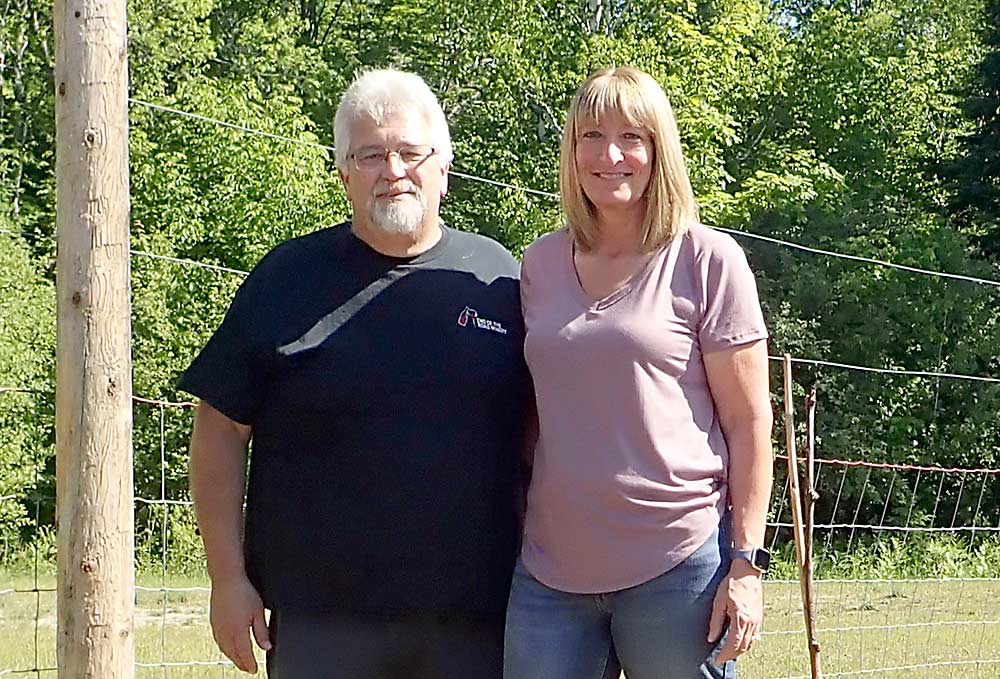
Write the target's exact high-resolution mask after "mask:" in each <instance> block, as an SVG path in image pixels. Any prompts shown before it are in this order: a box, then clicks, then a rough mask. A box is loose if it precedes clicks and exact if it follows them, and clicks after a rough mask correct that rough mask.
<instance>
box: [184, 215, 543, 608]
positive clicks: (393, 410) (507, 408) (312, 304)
mask: <svg viewBox="0 0 1000 679" xmlns="http://www.w3.org/2000/svg"><path fill="white" fill-rule="evenodd" d="M517 278H518V266H517V262H516V261H515V260H514V258H513V257H511V255H510V254H509V253H508V252H507V251H506V250H504V249H503V248H502V247H501V246H500V245H498V244H497V243H495V242H493V241H491V240H489V239H487V238H484V237H482V236H477V235H473V234H468V233H463V232H459V231H454V230H452V229H449V228H444V231H443V235H442V237H441V239H440V241H439V242H438V243H437V244H436V245H435V246H434V247H432V248H431V249H430V250H428V251H426V252H424V253H422V254H420V255H418V256H416V257H412V258H406V259H399V258H393V257H387V256H384V255H381V254H379V253H378V252H376V251H374V250H373V249H371V248H370V247H369V246H368V245H366V244H365V243H364V242H363V241H361V240H360V239H358V238H357V237H356V236H355V235H354V234H353V233H352V232H351V230H350V226H349V225H342V226H339V227H333V228H330V229H325V230H322V231H318V232H316V233H313V234H310V235H308V236H304V237H301V238H297V239H294V240H291V241H288V242H286V243H284V244H282V245H280V246H278V247H277V248H275V249H274V250H273V251H271V252H270V253H269V254H268V255H267V256H266V257H265V258H264V259H263V260H261V262H260V263H259V264H258V265H257V267H256V268H255V269H254V270H253V272H252V273H251V274H250V276H249V277H248V278H247V280H246V281H245V282H244V284H243V285H242V286H241V287H240V289H239V291H238V292H237V293H236V296H235V298H234V300H233V303H232V305H231V307H230V309H229V311H228V313H227V314H226V317H225V320H224V321H223V323H222V325H221V326H220V327H219V329H218V330H217V331H216V333H215V335H214V336H213V337H212V339H211V340H210V341H209V342H208V344H207V345H206V346H205V348H204V349H203V350H202V352H201V353H200V354H199V355H198V357H197V358H196V359H195V361H194V362H193V363H192V365H191V366H190V368H189V369H188V370H187V372H186V373H185V374H184V375H183V377H182V378H181V381H180V387H181V388H182V389H184V390H185V391H188V392H190V393H192V394H195V395H196V396H198V397H200V398H201V399H202V400H204V401H206V402H208V403H209V404H211V405H212V406H213V407H215V408H216V409H218V410H219V411H220V412H222V413H223V414H225V415H226V416H228V417H229V418H230V419H233V420H235V421H237V422H240V423H243V424H249V425H252V427H253V436H252V453H251V459H250V474H249V476H250V478H249V486H248V491H247V509H246V519H245V520H246V525H245V551H246V557H247V572H248V574H249V576H250V579H251V581H252V582H253V583H254V584H255V586H256V587H257V588H258V590H259V591H260V593H261V596H262V597H263V599H264V603H265V605H266V606H267V607H268V608H273V609H278V610H288V611H300V612H304V613H308V612H322V611H324V610H338V611H353V612H358V613H364V614H373V615H398V614H405V613H410V612H422V613H427V612H430V613H437V614H442V615H459V616H473V617H482V618H498V617H499V616H502V615H503V611H504V608H505V605H506V600H507V591H508V587H509V584H510V573H511V570H512V568H513V562H514V559H515V556H516V542H517V534H516V532H517V527H516V519H515V513H514V502H513V497H514V488H515V475H516V473H517V472H516V469H517V460H518V457H519V453H520V448H521V446H522V445H523V425H524V418H525V413H526V408H527V405H528V404H529V403H530V398H531V397H530V378H529V376H528V373H527V368H526V366H525V365H524V362H523V354H522V345H523V340H524V327H523V322H522V319H521V310H520V301H519V296H518V283H517Z"/></svg>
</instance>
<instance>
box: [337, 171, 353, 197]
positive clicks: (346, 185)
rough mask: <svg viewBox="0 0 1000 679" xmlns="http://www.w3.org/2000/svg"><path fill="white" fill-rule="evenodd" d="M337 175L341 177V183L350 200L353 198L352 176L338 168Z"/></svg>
mask: <svg viewBox="0 0 1000 679" xmlns="http://www.w3.org/2000/svg"><path fill="white" fill-rule="evenodd" d="M337 174H339V175H340V181H341V183H343V185H344V193H346V194H347V197H348V198H350V197H351V191H350V189H351V180H350V176H349V175H348V174H347V173H346V172H344V171H343V170H342V169H340V168H337Z"/></svg>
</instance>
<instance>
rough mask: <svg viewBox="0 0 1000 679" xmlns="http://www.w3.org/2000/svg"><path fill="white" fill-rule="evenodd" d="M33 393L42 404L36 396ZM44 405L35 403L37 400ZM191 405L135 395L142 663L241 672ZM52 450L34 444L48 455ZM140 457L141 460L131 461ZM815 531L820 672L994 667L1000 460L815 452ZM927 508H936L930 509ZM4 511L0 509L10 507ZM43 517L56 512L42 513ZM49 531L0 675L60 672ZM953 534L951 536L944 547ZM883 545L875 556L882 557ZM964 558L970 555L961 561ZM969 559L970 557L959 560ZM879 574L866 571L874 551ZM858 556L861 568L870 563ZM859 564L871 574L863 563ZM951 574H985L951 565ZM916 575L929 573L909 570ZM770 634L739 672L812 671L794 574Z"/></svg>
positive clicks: (35, 512) (769, 616)
mask: <svg viewBox="0 0 1000 679" xmlns="http://www.w3.org/2000/svg"><path fill="white" fill-rule="evenodd" d="M40 398H45V397H43V396H39V395H38V394H35V393H32V392H30V391H15V390H6V391H5V392H3V393H0V411H2V410H3V409H4V408H14V407H24V406H25V404H24V403H23V402H22V403H20V404H16V403H14V401H17V400H22V401H23V400H27V401H29V402H30V401H37V400H38V399H40ZM28 405H29V406H31V405H32V404H31V403H29V404H28ZM36 405H37V404H36ZM192 407H193V404H192V403H186V402H183V403H170V402H165V401H156V400H149V399H142V398H136V399H135V406H134V411H135V418H136V420H137V421H142V422H145V423H146V425H147V426H146V427H145V429H146V430H147V431H148V430H149V429H150V427H149V426H148V425H151V424H152V425H154V426H153V431H154V433H155V435H154V436H152V437H147V442H146V443H145V444H143V446H142V449H139V448H137V449H136V451H135V454H136V458H137V460H139V459H142V460H144V461H145V462H144V463H143V464H145V465H146V466H147V467H150V465H149V463H150V461H152V462H153V463H155V464H152V465H151V467H150V468H152V469H155V470H156V472H157V474H158V477H157V478H155V479H153V478H151V477H150V475H149V474H145V475H143V476H139V475H137V481H136V483H137V488H141V489H144V490H148V489H150V488H153V489H154V491H153V492H143V493H138V492H137V497H136V513H137V516H139V517H140V518H141V519H142V520H141V521H138V522H137V524H138V525H141V526H145V527H146V528H145V529H144V530H145V532H144V533H142V534H139V535H138V536H137V542H138V543H139V544H140V545H141V549H137V554H139V555H140V558H139V559H138V560H139V562H140V563H141V564H142V568H141V570H140V572H139V574H138V576H137V579H136V581H137V586H136V591H135V597H136V619H135V638H136V674H137V676H139V677H170V678H175V679H189V678H191V679H193V678H201V677H205V678H208V677H235V676H237V675H238V674H239V673H238V672H237V671H236V670H235V669H234V668H233V667H232V666H231V665H230V664H229V663H228V661H226V660H225V658H224V657H222V656H221V654H220V653H219V651H218V650H217V649H216V648H215V645H214V642H213V640H212V637H211V632H210V629H209V626H208V605H209V595H210V590H209V587H208V582H207V578H206V577H205V575H204V571H203V568H202V564H201V562H200V553H199V552H198V549H199V547H198V545H197V539H198V538H197V534H196V532H195V530H194V528H193V526H194V518H193V509H192V507H191V503H190V500H189V497H188V495H187V493H186V490H184V488H183V483H182V481H183V476H184V474H185V473H186V470H185V469H177V468H176V467H177V466H178V464H177V460H178V459H180V458H183V457H184V456H185V455H186V449H185V444H184V441H183V440H180V439H177V437H175V436H171V434H170V432H171V431H176V430H185V431H187V430H189V428H190V421H191V411H192ZM44 454H47V453H44V452H42V453H39V455H44ZM138 465H139V463H138V462H137V466H138ZM775 465H776V475H777V477H778V479H779V482H778V483H776V484H775V489H774V494H773V499H772V511H771V519H772V520H771V521H770V523H769V527H770V532H769V541H770V546H771V547H772V549H773V550H775V551H778V552H781V551H782V550H785V553H786V554H787V553H788V552H787V549H788V548H787V545H788V544H789V541H790V539H791V527H792V519H791V511H790V503H791V502H792V501H793V498H792V497H791V496H790V491H789V484H788V479H787V467H786V465H787V462H786V458H784V456H781V455H779V456H777V457H776V458H775ZM28 466H29V467H30V468H31V469H32V470H33V471H32V483H31V484H27V485H25V487H23V488H21V489H19V490H16V491H14V492H8V491H4V494H3V495H0V507H2V506H3V505H5V504H7V503H14V504H16V505H17V506H18V507H19V510H18V512H19V513H20V514H22V515H25V514H30V519H31V520H32V521H33V522H35V523H36V525H37V526H39V528H38V530H39V531H40V532H41V533H42V534H43V535H49V536H51V533H52V531H53V530H54V528H53V526H52V525H51V517H52V516H53V514H52V509H51V508H52V505H53V503H54V496H53V493H52V489H51V487H49V486H48V485H46V482H45V481H44V480H43V479H44V474H43V472H44V470H45V464H44V461H43V460H36V461H35V463H34V464H31V465H28ZM815 480H816V481H815V483H816V487H817V490H818V492H819V501H818V503H817V505H816V514H815V516H816V518H815V525H814V536H813V553H814V560H815V568H816V573H817V578H816V580H815V582H814V601H815V602H816V604H815V620H816V626H817V634H818V638H819V641H820V644H821V654H822V658H823V666H824V668H825V671H824V676H826V677H841V676H845V677H846V676H859V677H863V676H869V675H880V674H886V673H888V674H892V673H903V672H905V673H906V674H907V675H908V676H914V677H928V678H933V679H937V678H941V679H944V678H946V677H948V678H950V677H963V678H965V677H995V676H998V674H1000V613H998V611H1000V609H998V608H997V606H996V605H995V602H996V601H998V600H1000V572H997V570H996V564H997V563H998V556H997V554H996V552H997V541H996V538H997V535H998V533H1000V502H998V500H1000V470H998V469H986V468H983V469H946V468H939V467H932V466H917V465H899V464H883V463H873V462H866V461H846V460H828V459H820V460H817V461H816V471H815ZM922 506H930V507H932V510H931V511H929V512H928V511H921V510H919V509H918V508H919V507H922ZM0 511H2V510H0ZM47 522H48V523H47ZM51 544H52V542H51V540H50V541H48V542H46V541H45V540H44V539H42V540H36V541H35V543H34V547H33V551H32V553H31V554H30V556H29V558H30V563H29V564H28V568H22V569H19V570H14V571H10V572H7V571H5V572H4V573H3V577H4V580H5V581H3V582H0V622H2V624H0V630H2V631H0V676H55V672H56V658H55V642H56V639H55V635H56V610H55V609H56V590H55V574H54V569H53V566H52V560H51V557H52V549H53V548H52V546H51ZM949 545H953V546H954V549H950V548H949ZM874 557H877V558H874ZM963 560H964V561H963ZM959 561H963V562H962V563H958V562H959ZM872 563H875V564H878V567H879V568H881V569H882V571H883V572H881V573H878V574H877V575H878V577H874V578H873V577H870V572H871V564H872ZM862 566H864V569H862ZM860 570H865V571H866V572H867V573H869V577H859V576H857V575H855V573H856V572H859V571H860ZM952 571H962V572H966V573H968V572H974V573H976V574H977V576H976V577H950V576H949V575H948V573H950V572H952ZM912 573H921V574H924V575H922V576H921V577H906V576H905V575H901V574H912ZM765 598H766V605H767V613H766V617H765V626H766V628H765V631H764V633H763V639H762V640H761V642H760V643H759V644H758V645H756V647H755V649H754V651H753V653H752V654H751V655H750V656H748V657H747V658H745V659H744V660H742V661H741V672H742V676H744V677H751V678H760V679H797V678H799V677H803V678H804V677H808V676H809V659H808V653H807V648H806V643H805V628H804V626H803V615H802V603H801V596H800V586H799V582H798V580H797V579H795V578H794V577H789V573H787V572H779V573H777V574H776V575H775V576H774V577H772V578H771V579H769V580H768V581H767V582H766V584H765Z"/></svg>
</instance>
